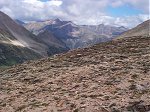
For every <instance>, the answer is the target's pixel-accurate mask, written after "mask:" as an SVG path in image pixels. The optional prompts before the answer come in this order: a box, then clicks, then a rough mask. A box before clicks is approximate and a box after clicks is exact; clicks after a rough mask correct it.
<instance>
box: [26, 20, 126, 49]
mask: <svg viewBox="0 0 150 112" xmlns="http://www.w3.org/2000/svg"><path fill="white" fill-rule="evenodd" d="M24 26H25V28H26V29H28V30H29V31H31V32H32V33H34V34H35V35H38V34H39V33H41V32H44V31H50V32H52V33H53V35H54V37H56V38H57V39H59V40H60V41H62V42H64V43H65V44H66V46H67V47H69V48H70V49H75V48H82V47H87V46H91V45H94V44H97V43H100V42H106V41H109V40H111V39H112V38H114V37H116V36H118V35H120V34H122V33H123V32H125V31H126V30H127V28H124V27H115V26H109V25H104V24H101V25H76V24H74V23H73V22H71V21H62V20H60V19H55V20H47V21H40V22H33V23H28V24H25V25H24Z"/></svg>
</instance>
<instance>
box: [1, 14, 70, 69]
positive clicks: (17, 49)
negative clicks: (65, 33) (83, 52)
mask: <svg viewBox="0 0 150 112" xmlns="http://www.w3.org/2000/svg"><path fill="white" fill-rule="evenodd" d="M67 50H68V48H64V47H61V46H53V45H52V44H45V42H44V41H42V40H41V38H37V37H36V36H35V35H33V34H32V33H31V32H29V31H28V30H26V29H25V28H24V27H23V26H21V25H20V24H19V23H16V22H15V21H14V20H12V19H11V18H10V17H8V16H7V15H6V14H4V13H3V12H0V66H8V65H12V64H16V63H21V62H24V61H25V60H30V59H37V58H41V57H45V56H48V55H53V54H56V53H60V52H64V51H67Z"/></svg>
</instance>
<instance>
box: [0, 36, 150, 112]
mask: <svg viewBox="0 0 150 112" xmlns="http://www.w3.org/2000/svg"><path fill="white" fill-rule="evenodd" d="M148 111H150V37H130V38H124V39H118V40H114V41H111V42H107V43H102V44H98V45H95V46H93V47H90V48H84V49H78V50H75V51H70V52H68V53H66V54H60V55H57V56H54V57H50V58H47V59H41V60H38V61H31V62H26V63H24V64H21V65H17V66H13V67H12V68H9V69H7V70H4V71H2V72H1V73H0V112H148Z"/></svg>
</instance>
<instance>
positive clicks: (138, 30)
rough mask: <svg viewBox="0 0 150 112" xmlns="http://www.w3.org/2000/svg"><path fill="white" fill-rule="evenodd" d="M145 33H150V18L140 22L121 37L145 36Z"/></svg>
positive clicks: (146, 34)
mask: <svg viewBox="0 0 150 112" xmlns="http://www.w3.org/2000/svg"><path fill="white" fill-rule="evenodd" d="M143 35H145V36H148V35H150V20H147V21H145V22H143V23H141V24H139V25H138V26H136V27H135V28H133V29H131V30H128V31H126V32H125V33H123V34H122V35H120V36H119V37H130V36H143Z"/></svg>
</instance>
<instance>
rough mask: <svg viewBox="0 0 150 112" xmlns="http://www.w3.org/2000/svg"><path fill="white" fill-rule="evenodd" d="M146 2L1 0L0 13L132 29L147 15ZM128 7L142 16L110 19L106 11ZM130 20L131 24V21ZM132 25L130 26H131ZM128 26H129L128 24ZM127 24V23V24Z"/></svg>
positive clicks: (29, 18) (17, 17) (122, 0)
mask: <svg viewBox="0 0 150 112" xmlns="http://www.w3.org/2000/svg"><path fill="white" fill-rule="evenodd" d="M148 1H149V0H49V1H45V2H43V1H42V0H0V10H1V11H3V12H5V13H6V14H8V15H9V16H11V17H12V18H15V19H20V20H23V21H34V20H46V19H53V18H60V19H63V20H71V21H73V22H75V23H77V24H100V23H106V24H115V25H116V24H118V25H124V26H127V27H133V26H135V25H136V24H138V23H139V22H141V21H144V20H146V19H148V18H147V15H148V14H149V9H148V8H149V4H148ZM123 5H130V6H132V7H134V8H137V9H138V10H141V11H142V12H143V14H141V15H133V16H130V17H128V16H125V17H116V18H115V17H112V16H110V15H108V14H107V12H106V9H107V8H108V7H110V6H112V7H122V6H123ZM132 20H133V21H132ZM131 21H132V22H131ZM127 22H128V23H127ZM129 22H130V23H129Z"/></svg>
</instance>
